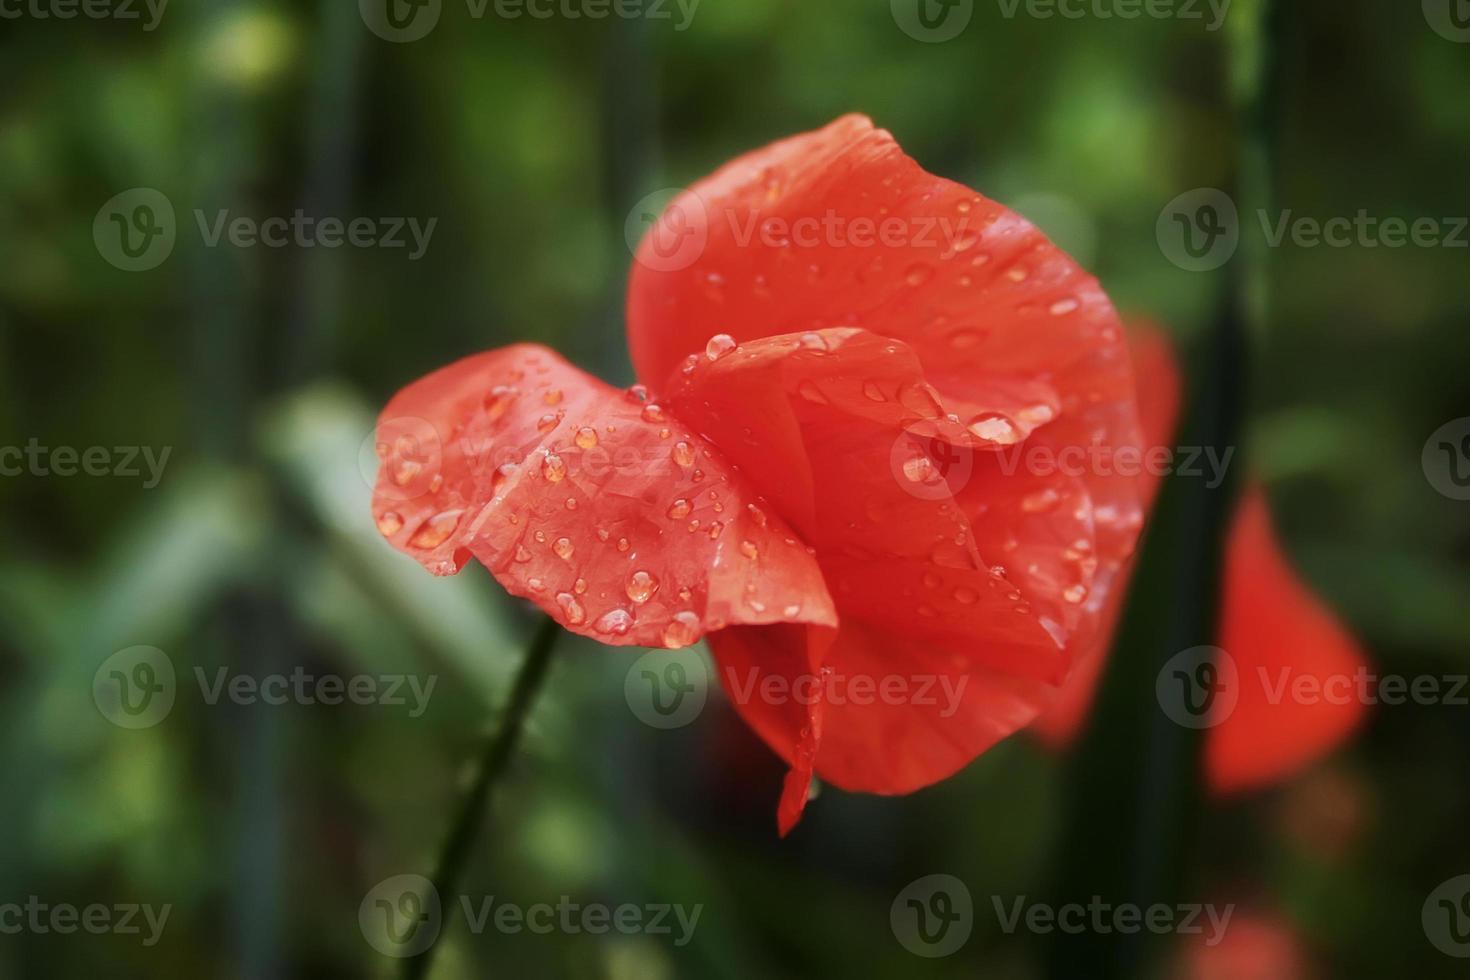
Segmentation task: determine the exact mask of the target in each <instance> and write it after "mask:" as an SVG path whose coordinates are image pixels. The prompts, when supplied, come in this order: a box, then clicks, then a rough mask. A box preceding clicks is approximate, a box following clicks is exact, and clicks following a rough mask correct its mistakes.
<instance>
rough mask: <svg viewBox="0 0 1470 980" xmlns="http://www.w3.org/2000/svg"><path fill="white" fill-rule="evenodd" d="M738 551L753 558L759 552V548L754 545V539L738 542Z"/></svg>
mask: <svg viewBox="0 0 1470 980" xmlns="http://www.w3.org/2000/svg"><path fill="white" fill-rule="evenodd" d="M740 553H741V554H742V555H744V556H745V557H747V558H755V557H756V556H758V555H759V554H760V549H759V548H757V547H756V546H755V542H754V541H749V540H746V541H742V542H740Z"/></svg>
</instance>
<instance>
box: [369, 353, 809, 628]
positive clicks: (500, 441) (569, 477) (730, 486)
mask: <svg viewBox="0 0 1470 980" xmlns="http://www.w3.org/2000/svg"><path fill="white" fill-rule="evenodd" d="M377 442H378V448H379V455H380V456H381V457H382V459H383V465H382V467H381V469H380V472H379V476H378V481H377V486H376V488H375V491H374V513H375V514H376V515H377V521H378V527H379V530H380V531H382V532H383V534H384V536H385V537H386V538H387V539H388V541H389V542H390V543H391V544H393V546H394V547H396V548H398V549H399V550H401V551H404V552H405V553H407V554H409V555H411V556H412V557H413V558H415V559H417V560H418V561H419V562H420V563H422V564H423V565H424V566H425V567H426V568H428V569H429V570H430V571H432V572H434V573H435V574H441V575H443V574H453V573H455V572H457V571H459V569H460V568H461V567H462V566H463V565H464V563H465V561H467V560H468V558H469V557H470V556H473V557H475V558H476V559H478V560H479V561H480V562H481V563H482V564H483V565H485V567H486V568H488V569H489V570H490V572H491V574H493V575H494V576H495V578H496V579H497V580H499V582H500V583H501V584H502V585H503V586H505V588H506V589H507V590H508V591H509V592H511V593H512V594H514V595H518V596H524V597H526V598H528V599H530V600H531V601H533V602H535V603H536V604H537V605H539V606H540V607H541V608H542V609H544V610H546V612H547V613H548V614H549V615H551V616H552V617H553V618H554V619H556V620H557V622H559V623H561V625H563V626H564V627H566V628H567V629H569V630H571V631H572V632H575V633H580V634H583V635H586V636H590V637H592V638H594V639H597V640H600V641H601V642H603V643H608V644H614V645H629V644H632V645H640V646H670V647H674V646H686V645H688V644H690V643H693V642H694V641H695V640H697V639H698V638H699V637H700V636H701V635H703V633H704V632H706V631H707V630H714V629H719V628H722V627H724V626H726V625H732V624H740V623H772V622H782V621H788V620H794V621H799V622H805V623H816V624H821V625H824V626H833V625H835V624H836V616H835V612H834V610H833V605H832V601H831V597H830V596H829V595H828V593H827V589H826V585H825V583H824V581H823V579H822V574H821V571H820V569H819V568H818V566H817V563H816V561H815V560H814V559H813V558H812V556H811V555H810V554H808V552H807V549H806V547H805V544H804V543H803V542H800V541H799V540H798V539H797V537H796V535H795V533H794V532H793V531H792V530H791V529H790V528H789V527H788V526H787V525H786V524H785V523H784V522H783V521H782V520H781V518H780V517H779V515H776V514H772V515H770V516H769V517H765V516H764V515H763V517H762V519H761V520H757V519H756V518H755V517H753V516H752V514H751V513H750V512H749V511H748V510H747V509H746V507H747V504H750V503H753V502H754V501H755V499H756V493H755V492H754V491H753V490H752V489H751V487H750V485H749V484H748V482H747V481H746V480H745V479H744V478H743V477H742V476H741V475H740V474H739V473H737V472H735V470H734V469H733V467H732V466H731V465H730V464H729V462H728V461H727V460H726V459H725V457H724V456H723V455H722V454H721V453H719V452H718V451H717V450H715V449H714V448H713V447H711V446H710V445H708V444H707V443H706V442H705V441H704V440H702V439H700V438H699V437H698V436H696V435H694V434H693V433H692V432H690V431H689V430H688V429H687V428H686V427H685V426H683V425H681V424H680V422H679V421H678V420H677V419H676V418H674V417H673V416H672V414H671V413H667V412H665V411H664V410H663V409H661V408H660V407H659V406H658V405H657V404H648V403H645V402H644V400H643V397H642V395H641V393H638V392H635V391H632V390H630V391H628V392H624V391H620V390H618V389H615V388H612V387H611V386H609V385H606V384H604V383H602V382H601V381H598V380H597V379H595V378H592V377H590V376H589V375H587V374H585V373H583V372H582V371H579V370H577V369H576V368H574V367H572V366H571V365H569V364H567V363H566V362H565V361H564V360H562V359H561V358H560V357H559V356H558V355H556V354H555V353H553V352H552V351H550V350H547V349H545V348H543V347H539V346H535V345H517V346H514V347H508V348H503V349H500V350H495V351H490V352H487V353H483V354H479V355H475V356H473V357H468V358H465V359H463V360H461V361H458V362H456V363H454V364H451V365H449V366H448V367H445V368H442V369H440V370H439V371H435V372H434V373H432V374H430V375H428V376H427V377H424V378H421V379H419V380H418V381H416V382H415V383H413V384H411V385H409V386H408V387H407V388H405V389H403V390H402V391H401V392H399V393H398V394H397V395H396V396H395V397H394V398H393V400H392V401H390V402H389V404H388V406H387V408H385V409H384V411H383V414H382V416H381V418H380V419H379V423H378V436H377ZM751 552H756V553H759V554H760V556H761V560H760V561H759V562H757V561H755V560H754V559H753V558H752V557H750V553H751Z"/></svg>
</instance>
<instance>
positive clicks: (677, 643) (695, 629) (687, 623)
mask: <svg viewBox="0 0 1470 980" xmlns="http://www.w3.org/2000/svg"><path fill="white" fill-rule="evenodd" d="M663 639H664V646H666V647H668V648H669V649H670V650H677V649H678V648H679V647H687V646H688V645H689V644H691V643H693V642H694V641H695V640H697V639H699V617H698V616H696V615H694V613H692V612H678V613H674V618H673V619H671V620H669V625H667V626H665V627H664V634H663Z"/></svg>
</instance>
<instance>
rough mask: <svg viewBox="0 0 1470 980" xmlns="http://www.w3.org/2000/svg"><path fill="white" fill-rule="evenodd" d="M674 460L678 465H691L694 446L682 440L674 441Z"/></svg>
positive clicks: (692, 463)
mask: <svg viewBox="0 0 1470 980" xmlns="http://www.w3.org/2000/svg"><path fill="white" fill-rule="evenodd" d="M674 462H676V463H678V464H679V465H680V466H693V465H694V447H692V446H690V445H689V443H687V442H684V441H683V440H680V441H679V442H676V443H674Z"/></svg>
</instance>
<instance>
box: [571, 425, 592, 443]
mask: <svg viewBox="0 0 1470 980" xmlns="http://www.w3.org/2000/svg"><path fill="white" fill-rule="evenodd" d="M572 441H573V442H575V443H576V444H577V445H578V446H580V447H581V448H583V449H592V448H593V447H595V446H596V445H597V430H596V429H594V428H592V426H590V425H584V426H582V427H581V428H580V429H578V430H577V434H576V436H574V437H573V439H572Z"/></svg>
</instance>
